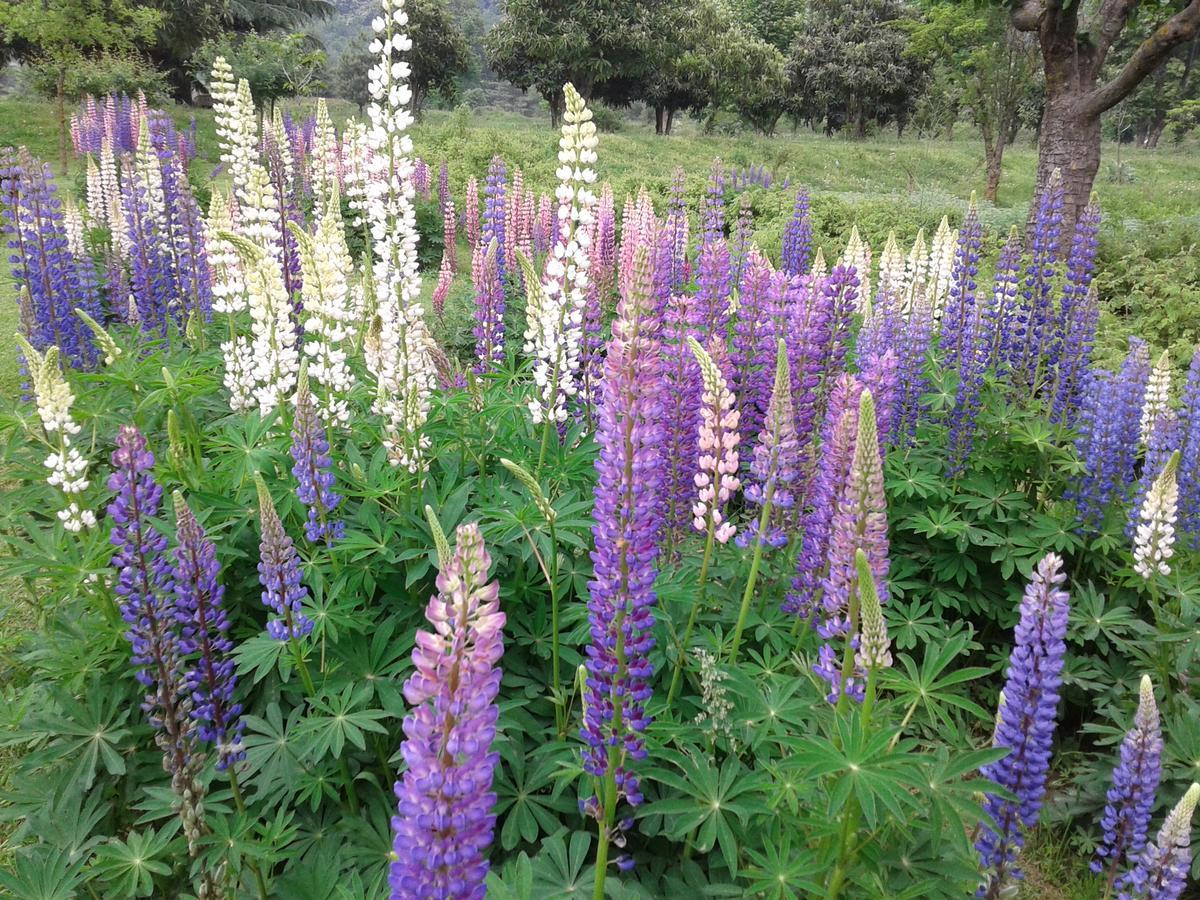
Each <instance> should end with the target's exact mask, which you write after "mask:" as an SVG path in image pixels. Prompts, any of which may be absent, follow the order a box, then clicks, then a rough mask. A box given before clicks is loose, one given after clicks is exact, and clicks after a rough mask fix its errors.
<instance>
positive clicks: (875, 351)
mask: <svg viewBox="0 0 1200 900" xmlns="http://www.w3.org/2000/svg"><path fill="white" fill-rule="evenodd" d="M881 288H882V285H881ZM902 318H903V317H902V316H901V314H900V310H899V308H898V306H897V303H896V292H895V291H892V290H882V289H881V290H879V291H878V292H877V293H876V294H875V299H874V300H873V301H870V302H864V304H863V315H862V325H861V326H860V327H859V329H858V337H857V338H856V339H855V341H854V355H855V357H856V358H857V359H858V360H859V361H860V365H861V361H862V360H865V359H866V358H867V357H870V356H882V355H883V353H884V352H885V351H887V350H889V349H890V348H892V347H895V346H896V344H897V343H898V340H899V330H900V328H901V319H902Z"/></svg>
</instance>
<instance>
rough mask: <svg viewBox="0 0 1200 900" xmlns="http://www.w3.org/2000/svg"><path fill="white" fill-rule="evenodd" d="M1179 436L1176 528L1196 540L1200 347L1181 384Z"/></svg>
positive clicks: (1199, 520)
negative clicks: (1185, 378) (1181, 400)
mask: <svg viewBox="0 0 1200 900" xmlns="http://www.w3.org/2000/svg"><path fill="white" fill-rule="evenodd" d="M1182 399H1183V402H1182V404H1181V407H1180V422H1179V425H1180V429H1179V431H1180V434H1179V450H1180V455H1179V527H1180V529H1181V530H1182V531H1183V532H1184V533H1185V534H1188V535H1191V538H1192V543H1193V545H1195V544H1196V542H1197V541H1198V540H1200V348H1197V350H1196V351H1195V352H1194V353H1193V354H1192V362H1191V365H1190V366H1189V367H1188V374H1187V380H1186V381H1184V383H1183V398H1182Z"/></svg>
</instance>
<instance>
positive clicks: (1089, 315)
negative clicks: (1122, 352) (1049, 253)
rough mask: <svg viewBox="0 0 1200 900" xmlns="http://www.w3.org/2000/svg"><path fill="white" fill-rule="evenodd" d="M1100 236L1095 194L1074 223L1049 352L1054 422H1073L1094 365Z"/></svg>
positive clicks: (1098, 208)
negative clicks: (1095, 276)
mask: <svg viewBox="0 0 1200 900" xmlns="http://www.w3.org/2000/svg"><path fill="white" fill-rule="evenodd" d="M1099 232H1100V207H1099V205H1098V204H1097V203H1096V197H1095V195H1094V194H1093V195H1092V199H1091V202H1090V203H1088V205H1087V206H1085V207H1084V209H1083V212H1081V213H1080V214H1079V219H1078V220H1077V221H1076V223H1075V235H1074V237H1073V238H1072V239H1071V252H1070V253H1069V254H1068V256H1067V275H1066V279H1065V281H1064V283H1063V288H1062V301H1061V303H1060V305H1059V313H1058V323H1057V327H1056V329H1055V330H1056V332H1057V336H1058V338H1059V340H1058V341H1056V342H1055V343H1054V344H1053V345H1052V346H1051V347H1050V348H1049V356H1050V359H1049V367H1050V371H1051V372H1052V373H1053V377H1054V382H1055V386H1054V398H1053V407H1052V410H1051V419H1052V421H1054V422H1061V421H1067V422H1069V421H1071V411H1072V409H1073V408H1074V406H1075V404H1076V402H1077V401H1078V399H1079V398H1078V392H1079V388H1080V385H1079V379H1080V376H1081V374H1082V373H1083V372H1085V371H1086V370H1087V366H1088V363H1089V362H1090V361H1091V345H1092V342H1093V340H1094V339H1095V333H1096V320H1097V318H1098V317H1099V309H1098V307H1097V305H1096V296H1095V294H1094V293H1093V289H1092V274H1093V272H1094V269H1095V263H1096V248H1097V247H1098V246H1099V243H1100V242H1099V240H1098V237H1097V235H1098V234H1099Z"/></svg>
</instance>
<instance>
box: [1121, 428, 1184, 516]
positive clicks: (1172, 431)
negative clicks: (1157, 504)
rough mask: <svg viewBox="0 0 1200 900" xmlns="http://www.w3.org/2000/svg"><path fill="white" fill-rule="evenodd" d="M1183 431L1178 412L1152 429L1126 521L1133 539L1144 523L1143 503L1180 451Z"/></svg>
mask: <svg viewBox="0 0 1200 900" xmlns="http://www.w3.org/2000/svg"><path fill="white" fill-rule="evenodd" d="M1179 439H1180V428H1179V416H1178V415H1176V413H1175V410H1173V409H1167V410H1164V411H1163V413H1162V414H1161V415H1160V416H1158V417H1157V418H1156V419H1155V420H1154V424H1153V426H1152V427H1151V429H1150V437H1149V439H1148V440H1147V441H1146V455H1145V457H1144V458H1143V459H1142V475H1141V477H1140V478H1139V479H1138V483H1137V489H1136V492H1135V494H1134V498H1133V503H1131V504H1130V505H1129V515H1128V517H1127V518H1126V520H1125V536H1126V537H1127V538H1130V539H1132V538H1133V536H1134V534H1135V532H1137V527H1138V524H1139V522H1140V521H1141V518H1140V517H1141V512H1142V504H1143V503H1145V501H1146V495H1147V494H1149V493H1150V489H1151V488H1152V487H1154V482H1155V481H1157V480H1158V476H1159V475H1160V474H1162V470H1163V466H1165V465H1166V464H1167V460H1168V459H1170V458H1171V454H1173V453H1174V452H1175V451H1176V450H1178V449H1179Z"/></svg>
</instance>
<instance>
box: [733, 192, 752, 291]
mask: <svg viewBox="0 0 1200 900" xmlns="http://www.w3.org/2000/svg"><path fill="white" fill-rule="evenodd" d="M753 239H754V210H753V209H752V208H751V206H750V197H749V196H748V195H746V194H742V196H741V197H740V198H739V199H738V214H737V221H736V222H734V226H733V235H732V237H731V239H730V242H729V244H730V247H729V260H730V265H731V269H732V282H733V284H735V285H736V284H740V283H741V281H742V269H743V267H744V266H745V264H746V255H747V254H748V253H749V252H750V247H751V245H752V242H753Z"/></svg>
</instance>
